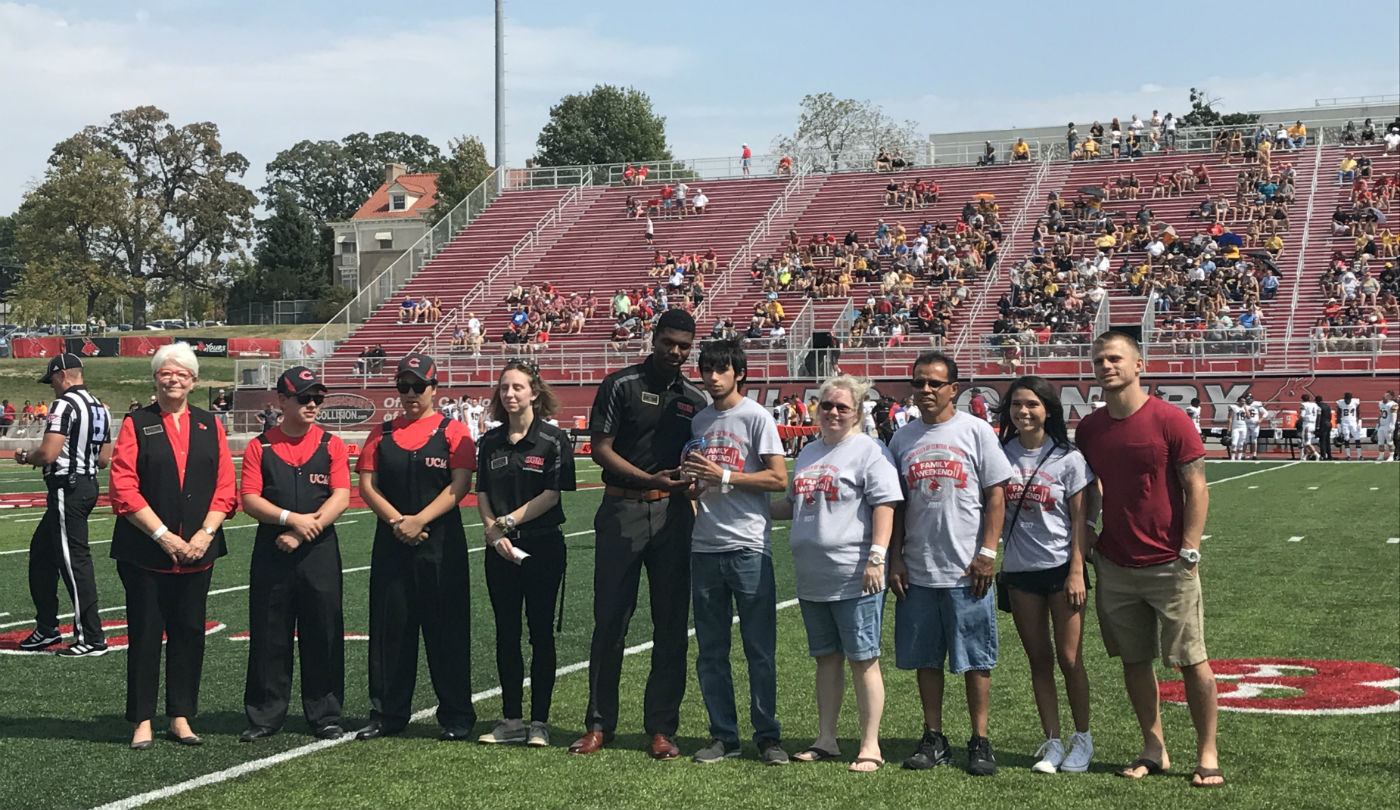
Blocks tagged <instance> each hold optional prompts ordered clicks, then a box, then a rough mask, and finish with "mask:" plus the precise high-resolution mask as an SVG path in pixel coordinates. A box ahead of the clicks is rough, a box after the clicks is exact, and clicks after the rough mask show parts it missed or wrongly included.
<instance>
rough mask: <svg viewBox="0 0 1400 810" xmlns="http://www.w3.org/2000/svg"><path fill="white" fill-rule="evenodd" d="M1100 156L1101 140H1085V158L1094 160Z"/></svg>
mask: <svg viewBox="0 0 1400 810" xmlns="http://www.w3.org/2000/svg"><path fill="white" fill-rule="evenodd" d="M1098 156H1099V142H1098V141H1097V140H1095V139H1094V138H1090V139H1089V140H1087V141H1085V142H1084V158H1083V159H1084V160H1094V159H1095V158H1097V157H1098Z"/></svg>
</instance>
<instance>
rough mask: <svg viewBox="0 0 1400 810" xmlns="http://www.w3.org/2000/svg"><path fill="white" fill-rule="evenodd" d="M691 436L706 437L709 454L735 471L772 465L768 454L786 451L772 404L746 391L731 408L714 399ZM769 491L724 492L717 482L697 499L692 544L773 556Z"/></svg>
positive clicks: (693, 547) (737, 489)
mask: <svg viewBox="0 0 1400 810" xmlns="http://www.w3.org/2000/svg"><path fill="white" fill-rule="evenodd" d="M690 430H691V436H692V437H695V438H702V437H703V438H704V439H705V450H704V453H705V458H708V459H709V460H710V461H713V462H714V463H716V464H718V465H719V466H721V467H724V468H725V469H728V470H732V471H734V472H746V473H751V472H759V471H761V470H763V469H765V468H767V466H768V465H767V464H765V463H764V461H763V456H765V455H770V456H781V455H782V454H783V442H782V440H781V439H779V438H778V426H777V425H776V424H774V422H773V416H772V414H770V413H768V409H767V408H764V407H763V406H762V405H759V404H758V403H757V402H754V401H753V400H751V399H749V398H747V397H745V398H743V399H741V400H740V401H739V404H738V405H735V406H734V407H733V408H730V409H729V410H727V411H718V410H715V406H714V405H710V406H709V407H707V408H705V409H704V410H703V411H701V412H700V413H698V414H696V415H695V419H694V420H692V421H691V423H690ZM771 528H772V521H771V520H770V519H769V517H768V493H767V492H759V491H756V490H752V489H746V488H744V487H734V488H733V489H731V490H730V491H729V492H728V493H723V492H720V485H719V484H711V485H710V486H709V488H708V489H706V490H705V492H704V493H703V494H701V496H700V498H699V500H698V501H696V511H695V531H694V533H693V534H692V535H691V538H692V539H691V545H690V550H691V551H694V552H702V553H713V552H718V551H738V550H741V549H749V550H752V551H761V552H763V553H764V554H768V555H770V556H771V554H772V548H771V546H770V545H769V542H768V534H769V531H770V529H771Z"/></svg>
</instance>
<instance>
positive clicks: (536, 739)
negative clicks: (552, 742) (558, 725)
mask: <svg viewBox="0 0 1400 810" xmlns="http://www.w3.org/2000/svg"><path fill="white" fill-rule="evenodd" d="M525 744H526V745H528V746H531V747H533V748H545V747H547V746H548V745H549V726H548V725H546V724H544V723H541V722H540V721H538V720H533V721H531V722H530V737H529V739H527V740H525Z"/></svg>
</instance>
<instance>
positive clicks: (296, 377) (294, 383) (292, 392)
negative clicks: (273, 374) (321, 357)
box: [277, 366, 326, 397]
mask: <svg viewBox="0 0 1400 810" xmlns="http://www.w3.org/2000/svg"><path fill="white" fill-rule="evenodd" d="M312 388H319V389H321V390H322V391H325V390H326V384H325V383H323V382H321V378H320V377H317V376H316V372H314V371H312V370H311V369H309V368H307V367H306V366H292V367H291V368H289V369H287V370H286V371H284V372H282V376H281V377H278V378H277V393H279V394H281V395H282V396H284V397H294V396H296V395H297V394H302V393H305V392H307V391H309V390H311V389H312Z"/></svg>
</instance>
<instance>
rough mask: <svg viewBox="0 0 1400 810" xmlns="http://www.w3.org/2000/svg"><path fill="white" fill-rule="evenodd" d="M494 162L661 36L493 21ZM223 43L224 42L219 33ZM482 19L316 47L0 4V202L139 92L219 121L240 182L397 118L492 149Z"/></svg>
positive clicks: (1, 208)
mask: <svg viewBox="0 0 1400 810" xmlns="http://www.w3.org/2000/svg"><path fill="white" fill-rule="evenodd" d="M507 35H508V38H507V41H506V58H507V62H506V66H507V77H506V92H507V119H508V128H507V135H506V142H507V145H508V151H507V159H508V161H509V162H510V163H512V164H515V165H518V164H520V163H521V162H523V161H524V159H525V158H526V157H528V156H529V155H530V154H532V153H533V152H534V138H535V136H536V134H537V133H538V132H539V129H540V127H541V126H543V125H544V122H545V121H546V120H547V117H548V112H549V106H550V105H551V104H553V103H555V102H557V101H558V99H559V98H560V97H561V96H562V95H564V94H565V93H570V92H577V91H580V90H587V89H588V88H590V87H592V86H593V85H594V84H597V83H602V82H608V83H613V84H622V85H626V84H629V83H631V79H632V78H633V77H634V75H635V68H636V66H637V65H639V64H646V65H651V66H654V67H653V68H649V76H652V77H656V78H659V79H664V78H665V77H666V76H667V75H668V74H669V68H668V67H666V66H667V65H668V64H669V60H667V59H666V58H664V57H665V50H664V48H662V47H661V46H653V45H635V44H632V43H622V42H618V41H615V40H612V39H610V38H609V37H608V36H607V35H604V34H600V33H597V32H595V31H593V30H591V29H579V28H567V27H559V28H547V29H545V28H526V27H523V26H514V27H511V28H508V29H507ZM230 40H231V41H230ZM493 54H494V28H493V23H492V21H491V20H490V18H470V19H463V20H458V21H454V22H450V23H445V24H444V23H437V24H434V25H432V26H431V27H424V28H421V29H413V28H400V29H397V30H389V33H386V34H383V35H375V34H363V35H355V36H348V37H339V38H336V39H334V40H331V41H327V42H324V43H317V42H312V43H310V45H309V46H308V44H307V43H305V42H298V41H297V40H295V39H294V38H293V39H288V38H286V37H283V38H281V39H279V40H271V39H267V38H256V37H251V36H243V35H241V34H239V33H238V32H230V36H229V37H228V38H227V39H220V38H219V37H218V36H217V33H215V34H202V33H199V32H189V31H174V30H171V29H170V28H168V27H166V26H163V25H162V24H161V22H160V21H159V20H158V19H155V18H149V19H147V20H144V21H142V20H140V19H136V20H134V21H127V22H96V21H79V20H65V18H64V17H63V16H61V15H59V14H57V13H55V12H51V11H46V10H44V9H40V8H38V7H36V6H31V5H17V4H3V3H0V75H6V76H10V77H17V76H24V77H25V79H24V80H23V81H7V82H5V83H4V84H3V86H0V109H5V110H6V111H7V115H8V117H9V121H10V123H8V124H6V125H5V126H4V129H5V132H4V137H3V141H4V143H5V149H4V150H3V152H0V212H8V211H9V210H12V209H13V208H14V207H15V206H17V205H18V203H19V201H20V198H21V195H22V193H23V191H24V190H25V187H26V185H27V184H28V183H29V182H31V181H32V180H34V179H36V178H38V177H39V176H40V175H41V174H42V173H43V169H44V161H45V160H46V159H47V157H48V154H49V151H50V150H51V149H52V147H53V145H54V144H56V143H58V142H59V141H61V140H62V139H64V138H66V137H68V136H69V135H71V134H73V133H74V132H77V131H78V130H80V129H81V128H82V127H83V126H85V125H88V124H102V123H104V122H105V121H106V120H107V118H108V116H110V115H111V114H112V113H115V112H118V111H120V110H123V109H128V108H131V107H134V106H138V105H143V104H153V105H155V106H157V107H160V108H161V109H163V110H165V111H166V112H167V113H169V114H170V116H171V120H172V121H173V122H174V123H176V124H183V123H187V122H190V121H197V120H208V121H213V122H215V123H217V124H218V125H219V126H220V130H221V133H222V140H223V144H224V147H225V148H226V149H231V150H237V151H239V152H242V153H243V154H244V155H245V156H247V157H248V159H249V160H250V161H251V162H252V164H253V171H251V172H250V174H249V177H247V178H245V182H246V183H247V184H248V185H250V186H253V187H256V186H258V185H260V184H261V182H262V175H261V170H262V167H263V166H264V165H265V164H266V163H267V162H268V161H269V160H271V159H272V158H273V157H274V156H275V155H276V153H277V152H278V151H279V150H281V149H284V148H286V147H288V146H291V145H292V144H293V143H295V142H296V141H298V140H301V139H304V138H311V139H320V138H340V137H343V136H344V135H346V134H348V133H350V132H355V131H360V130H364V131H368V132H379V131H383V130H389V129H394V130H403V131H407V132H412V133H419V134H423V135H426V136H427V137H428V138H430V139H431V140H432V141H434V142H435V143H437V144H438V145H439V146H442V147H445V146H446V145H447V141H448V139H449V138H451V137H454V136H456V135H460V134H474V135H478V136H480V137H481V138H482V140H483V141H485V142H486V144H487V147H488V150H494V145H493V139H494V126H495V124H494V115H495V106H494V105H495V101H494V88H495V84H494V69H495V66H494V55H493Z"/></svg>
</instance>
